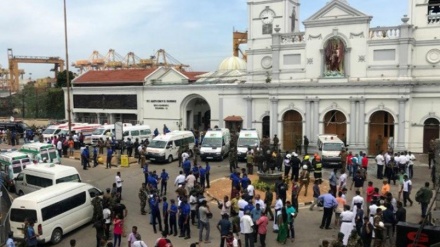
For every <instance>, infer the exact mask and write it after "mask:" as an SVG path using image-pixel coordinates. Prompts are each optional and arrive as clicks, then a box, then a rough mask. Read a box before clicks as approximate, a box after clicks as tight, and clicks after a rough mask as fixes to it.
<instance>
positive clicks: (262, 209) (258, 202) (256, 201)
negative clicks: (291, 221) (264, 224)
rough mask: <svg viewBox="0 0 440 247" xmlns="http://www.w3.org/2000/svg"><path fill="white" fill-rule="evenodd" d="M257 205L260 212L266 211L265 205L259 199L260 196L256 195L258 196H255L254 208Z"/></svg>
mask: <svg viewBox="0 0 440 247" xmlns="http://www.w3.org/2000/svg"><path fill="white" fill-rule="evenodd" d="M257 204H260V208H261V211H263V212H264V210H265V209H266V204H265V203H264V201H263V200H261V197H260V195H258V194H257V195H255V202H254V206H256V205H257Z"/></svg>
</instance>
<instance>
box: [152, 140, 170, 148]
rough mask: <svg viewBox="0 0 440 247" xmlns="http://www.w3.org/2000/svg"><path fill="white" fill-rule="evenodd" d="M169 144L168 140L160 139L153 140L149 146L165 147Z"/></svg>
mask: <svg viewBox="0 0 440 247" xmlns="http://www.w3.org/2000/svg"><path fill="white" fill-rule="evenodd" d="M166 145H167V142H166V141H159V140H153V141H151V143H150V145H148V147H149V148H165V146H166Z"/></svg>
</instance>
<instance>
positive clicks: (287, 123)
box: [283, 110, 302, 151]
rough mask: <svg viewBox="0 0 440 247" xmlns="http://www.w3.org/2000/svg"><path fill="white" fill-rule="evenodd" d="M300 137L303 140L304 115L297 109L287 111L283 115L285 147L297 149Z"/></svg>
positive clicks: (290, 149) (286, 148)
mask: <svg viewBox="0 0 440 247" xmlns="http://www.w3.org/2000/svg"><path fill="white" fill-rule="evenodd" d="M298 138H299V139H300V140H301V141H302V116H301V114H300V113H299V112H297V111H294V110H290V111H287V112H286V113H284V116H283V149H284V150H286V151H287V150H288V151H293V150H295V147H296V140H297V139H298Z"/></svg>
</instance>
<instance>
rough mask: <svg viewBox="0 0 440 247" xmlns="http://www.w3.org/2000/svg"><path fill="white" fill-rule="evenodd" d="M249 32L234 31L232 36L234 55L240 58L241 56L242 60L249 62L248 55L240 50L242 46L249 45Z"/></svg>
mask: <svg viewBox="0 0 440 247" xmlns="http://www.w3.org/2000/svg"><path fill="white" fill-rule="evenodd" d="M247 37H248V32H247V31H246V32H237V31H234V32H233V35H232V54H233V55H234V56H235V57H238V56H239V54H241V56H242V58H243V59H244V60H245V61H247V55H246V53H244V52H243V51H242V50H241V49H240V45H241V44H247V41H248V38H247Z"/></svg>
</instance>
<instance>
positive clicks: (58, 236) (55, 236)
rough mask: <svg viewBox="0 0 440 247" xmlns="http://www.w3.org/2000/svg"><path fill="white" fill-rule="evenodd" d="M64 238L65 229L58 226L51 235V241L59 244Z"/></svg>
mask: <svg viewBox="0 0 440 247" xmlns="http://www.w3.org/2000/svg"><path fill="white" fill-rule="evenodd" d="M62 239H63V231H61V229H60V228H56V229H55V230H53V232H52V236H50V242H52V244H58V243H59V242H61V240H62Z"/></svg>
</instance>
